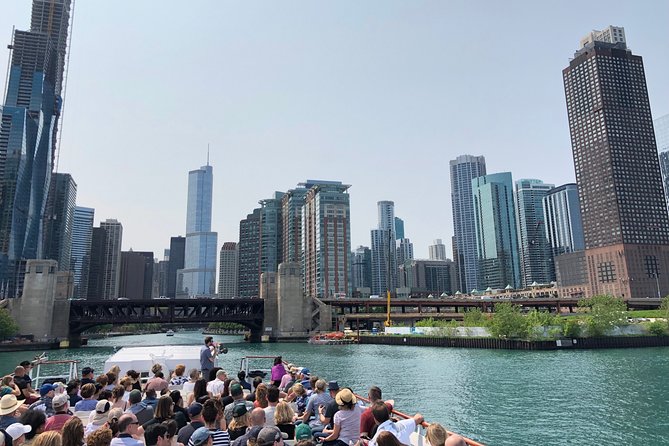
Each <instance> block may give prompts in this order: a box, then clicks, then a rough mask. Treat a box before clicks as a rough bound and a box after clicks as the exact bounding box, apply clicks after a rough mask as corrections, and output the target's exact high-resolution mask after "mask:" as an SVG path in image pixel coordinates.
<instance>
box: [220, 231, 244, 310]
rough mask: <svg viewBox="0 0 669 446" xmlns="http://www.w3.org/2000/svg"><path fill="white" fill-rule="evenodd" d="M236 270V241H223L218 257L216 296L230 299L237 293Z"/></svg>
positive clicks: (237, 268) (237, 253) (237, 265)
mask: <svg viewBox="0 0 669 446" xmlns="http://www.w3.org/2000/svg"><path fill="white" fill-rule="evenodd" d="M238 270H239V250H238V249H237V243H235V242H225V243H223V246H222V247H221V254H220V258H219V270H218V297H220V298H223V299H232V298H233V297H237V296H238V295H239V293H238V291H237V290H238V288H237V278H238Z"/></svg>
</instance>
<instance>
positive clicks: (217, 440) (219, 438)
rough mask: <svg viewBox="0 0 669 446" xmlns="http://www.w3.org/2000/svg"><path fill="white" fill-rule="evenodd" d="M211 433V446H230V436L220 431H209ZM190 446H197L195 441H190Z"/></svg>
mask: <svg viewBox="0 0 669 446" xmlns="http://www.w3.org/2000/svg"><path fill="white" fill-rule="evenodd" d="M209 431H210V432H211V446H230V434H228V431H222V430H220V429H209ZM188 446H195V445H194V444H193V439H192V438H191V439H190V440H188Z"/></svg>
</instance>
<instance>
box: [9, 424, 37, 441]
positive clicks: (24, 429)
mask: <svg viewBox="0 0 669 446" xmlns="http://www.w3.org/2000/svg"><path fill="white" fill-rule="evenodd" d="M32 429H33V428H32V427H31V426H29V425H27V424H21V423H13V424H10V425H9V426H8V427H7V429H5V432H7V435H9V436H10V437H12V446H21V445H22V444H23V443H24V442H25V441H26V434H27V433H28V432H30V431H31V430H32Z"/></svg>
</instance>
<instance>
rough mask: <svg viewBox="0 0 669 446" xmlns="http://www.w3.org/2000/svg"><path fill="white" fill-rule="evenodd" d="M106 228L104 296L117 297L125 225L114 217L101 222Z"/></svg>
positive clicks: (105, 297) (101, 226) (107, 297)
mask: <svg viewBox="0 0 669 446" xmlns="http://www.w3.org/2000/svg"><path fill="white" fill-rule="evenodd" d="M100 228H102V229H104V230H105V251H104V252H105V259H104V263H103V265H102V267H103V271H102V298H103V299H117V298H119V297H125V296H119V295H118V291H119V283H120V279H121V242H122V241H123V225H122V224H121V223H120V222H119V221H118V220H114V219H107V220H105V221H102V222H100Z"/></svg>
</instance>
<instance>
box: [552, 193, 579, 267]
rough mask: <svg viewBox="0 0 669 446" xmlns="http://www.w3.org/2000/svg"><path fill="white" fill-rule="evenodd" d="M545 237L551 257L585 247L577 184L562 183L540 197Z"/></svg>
mask: <svg viewBox="0 0 669 446" xmlns="http://www.w3.org/2000/svg"><path fill="white" fill-rule="evenodd" d="M542 205H543V208H544V209H543V212H544V221H545V222H546V238H547V239H548V244H549V245H550V248H551V251H552V254H553V257H556V256H559V255H562V254H566V253H570V252H575V251H582V250H584V249H585V241H584V240H583V220H582V219H581V208H580V205H579V200H578V186H577V185H576V184H574V183H570V184H564V185H562V186H558V187H556V188H554V189H551V190H549V191H548V193H547V194H546V196H545V197H544V198H543V199H542Z"/></svg>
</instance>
